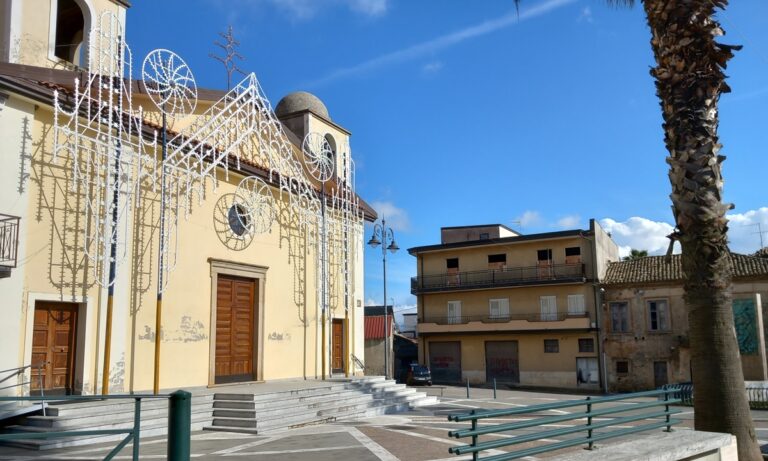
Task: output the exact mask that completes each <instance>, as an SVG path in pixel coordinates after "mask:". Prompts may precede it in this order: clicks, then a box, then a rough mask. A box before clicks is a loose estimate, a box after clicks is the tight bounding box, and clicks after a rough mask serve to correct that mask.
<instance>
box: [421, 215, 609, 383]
mask: <svg viewBox="0 0 768 461" xmlns="http://www.w3.org/2000/svg"><path fill="white" fill-rule="evenodd" d="M408 251H409V253H410V254H411V255H413V256H415V257H416V260H417V261H416V264H417V272H418V275H417V276H416V277H414V278H413V279H412V280H411V292H412V293H413V294H414V295H416V297H417V303H418V340H419V360H420V362H421V363H424V364H428V365H429V366H430V368H431V370H432V376H433V379H434V380H435V382H441V381H442V382H454V383H456V382H466V381H469V382H470V383H471V384H483V383H489V384H490V383H491V382H493V381H494V380H495V381H496V382H497V383H499V384H504V385H510V386H537V387H538V386H541V387H558V388H577V387H583V388H593V389H597V388H599V387H600V386H601V384H602V380H601V378H600V376H601V371H600V370H601V368H602V358H601V357H602V355H601V351H600V347H599V346H600V343H599V341H598V325H599V321H600V319H599V317H598V316H599V314H600V310H599V309H597V306H598V305H599V303H600V291H599V287H598V286H597V282H598V281H599V280H600V279H601V277H602V276H603V275H604V273H605V270H606V267H607V264H608V263H609V262H610V261H616V260H617V259H618V247H617V246H616V244H615V243H614V242H613V240H612V239H611V238H610V236H609V235H607V234H606V233H605V232H604V231H603V230H602V228H600V226H599V224H597V223H596V222H595V221H594V220H592V221H591V222H590V228H589V229H586V230H572V231H562V232H551V233H544V234H531V235H521V234H519V233H517V232H515V231H513V230H511V229H509V228H507V227H505V226H503V225H486V226H462V227H447V228H442V229H441V243H440V244H438V245H430V246H422V247H416V248H411V249H410V250H408Z"/></svg>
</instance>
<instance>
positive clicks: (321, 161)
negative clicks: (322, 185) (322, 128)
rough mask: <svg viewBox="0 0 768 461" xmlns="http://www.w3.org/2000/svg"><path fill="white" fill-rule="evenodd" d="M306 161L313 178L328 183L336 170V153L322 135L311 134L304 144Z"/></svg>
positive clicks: (305, 138)
mask: <svg viewBox="0 0 768 461" xmlns="http://www.w3.org/2000/svg"><path fill="white" fill-rule="evenodd" d="M302 150H303V151H304V161H305V163H306V164H307V170H309V174H311V175H312V177H313V178H315V179H316V180H318V181H320V182H326V181H328V180H329V179H331V178H332V177H333V174H334V173H335V170H336V161H335V153H334V152H333V149H332V148H331V145H330V143H328V140H327V139H325V137H324V136H323V135H321V134H320V133H309V134H307V136H306V137H304V142H303V143H302Z"/></svg>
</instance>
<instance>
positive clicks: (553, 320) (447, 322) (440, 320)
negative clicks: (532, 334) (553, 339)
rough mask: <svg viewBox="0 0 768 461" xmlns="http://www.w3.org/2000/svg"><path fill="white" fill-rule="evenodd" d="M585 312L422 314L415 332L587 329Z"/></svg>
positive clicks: (588, 322) (588, 317) (588, 319)
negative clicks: (427, 315)
mask: <svg viewBox="0 0 768 461" xmlns="http://www.w3.org/2000/svg"><path fill="white" fill-rule="evenodd" d="M590 328H592V323H591V321H590V316H589V313H587V312H585V313H579V314H574V313H567V312H554V313H541V312H536V313H530V314H510V315H505V316H496V317H494V316H489V315H470V316H461V317H458V316H453V317H452V316H442V317H425V318H423V319H421V320H419V324H418V329H419V334H424V333H468V332H478V331H480V332H482V331H509V332H515V331H536V330H541V331H546V330H588V329H590Z"/></svg>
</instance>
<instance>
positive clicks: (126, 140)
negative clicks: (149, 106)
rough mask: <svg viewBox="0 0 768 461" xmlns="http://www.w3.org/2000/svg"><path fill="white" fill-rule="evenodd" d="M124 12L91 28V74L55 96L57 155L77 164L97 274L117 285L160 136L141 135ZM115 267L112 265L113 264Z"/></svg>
mask: <svg viewBox="0 0 768 461" xmlns="http://www.w3.org/2000/svg"><path fill="white" fill-rule="evenodd" d="M123 36H124V34H123V30H122V26H121V24H120V21H119V20H118V18H117V17H116V16H115V15H114V14H111V13H105V14H103V15H102V16H101V17H100V20H99V23H98V25H97V26H96V27H95V28H94V29H93V30H92V31H91V33H90V43H89V54H88V57H89V66H88V69H89V70H88V73H87V77H86V80H85V81H83V82H81V81H79V80H77V79H76V80H75V82H74V90H73V94H72V95H62V94H59V92H58V91H57V92H55V94H54V148H53V154H54V161H57V160H58V159H64V161H66V162H71V164H72V169H73V175H72V176H73V183H72V187H73V188H74V190H83V191H87V192H86V193H85V200H84V202H83V212H84V214H85V222H86V223H88V224H87V225H84V226H82V227H83V229H84V230H83V232H84V233H85V239H84V245H83V250H84V252H85V253H86V255H87V256H88V259H89V260H90V261H91V263H92V264H91V267H92V268H93V275H94V280H95V281H96V282H97V283H99V284H101V285H104V286H111V285H113V284H114V280H115V277H114V273H115V267H116V266H117V265H119V264H120V263H121V262H122V261H123V260H124V259H125V255H126V253H127V234H128V219H127V216H128V214H129V210H130V209H131V206H132V205H134V204H136V203H138V202H139V201H140V200H141V198H140V196H139V194H140V188H139V187H138V184H139V183H140V181H141V180H142V179H143V178H145V177H146V176H147V175H150V176H151V174H152V170H153V162H154V150H155V147H156V143H155V140H154V139H152V138H149V139H148V138H147V137H144V136H142V135H141V131H142V118H143V113H142V110H141V108H139V109H138V110H137V111H134V110H133V106H132V89H131V84H130V82H131V78H132V75H131V52H130V49H129V48H128V46H127V45H126V44H125V41H124V40H123ZM111 264H112V265H113V266H112V267H111V269H112V270H110V265H111Z"/></svg>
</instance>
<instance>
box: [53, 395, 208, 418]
mask: <svg viewBox="0 0 768 461" xmlns="http://www.w3.org/2000/svg"><path fill="white" fill-rule="evenodd" d="M212 401H213V396H212V395H193V396H192V403H193V404H198V403H202V402H212ZM134 402H135V401H134V400H133V399H119V400H106V401H105V400H89V401H85V402H71V403H61V402H59V403H53V402H52V403H50V404H49V408H48V410H47V414H48V415H50V416H62V417H63V416H69V415H72V414H74V415H79V416H85V415H89V414H105V413H111V414H114V413H120V412H124V411H130V412H131V413H133V407H134ZM154 408H168V399H167V398H147V399H142V401H141V409H142V410H144V409H147V410H150V409H154Z"/></svg>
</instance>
